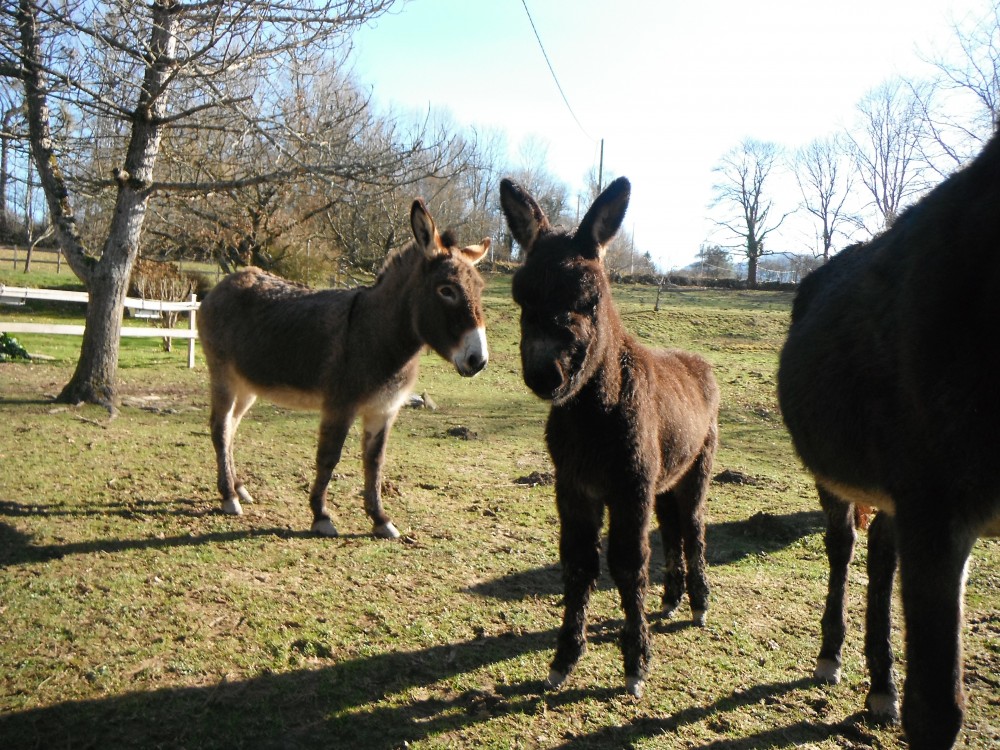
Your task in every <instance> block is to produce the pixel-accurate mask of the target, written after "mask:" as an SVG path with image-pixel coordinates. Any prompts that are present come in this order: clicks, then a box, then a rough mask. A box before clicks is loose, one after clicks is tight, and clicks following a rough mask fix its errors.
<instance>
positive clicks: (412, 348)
mask: <svg viewBox="0 0 1000 750" xmlns="http://www.w3.org/2000/svg"><path fill="white" fill-rule="evenodd" d="M421 260H422V254H421V251H420V249H419V248H418V247H416V245H415V244H414V243H410V245H408V246H407V247H405V248H403V249H402V250H399V251H397V252H396V253H395V254H393V255H392V256H390V257H389V258H388V259H387V260H386V263H385V265H384V266H383V269H382V272H381V273H380V274H379V277H378V279H377V280H376V282H375V284H373V285H372V286H370V287H365V288H364V289H361V290H359V294H358V298H357V300H356V302H355V306H354V310H353V311H352V313H351V326H352V327H356V329H357V330H359V331H362V332H364V334H365V337H366V341H367V343H366V344H365V348H366V349H368V350H369V351H377V352H378V354H380V355H381V356H380V357H379V359H380V360H381V361H383V362H386V364H387V366H388V365H389V363H390V362H391V364H392V366H394V367H395V368H396V369H398V368H399V367H402V366H403V365H404V364H405V363H406V362H407V361H409V360H410V359H412V358H413V357H415V356H416V355H417V354H418V353H419V352H420V349H421V347H422V346H423V343H424V342H423V341H422V340H421V339H420V336H419V334H418V333H417V330H416V328H415V326H414V315H413V308H414V304H415V302H416V296H415V295H416V293H417V289H416V287H417V284H418V282H419V264H420V262H421Z"/></svg>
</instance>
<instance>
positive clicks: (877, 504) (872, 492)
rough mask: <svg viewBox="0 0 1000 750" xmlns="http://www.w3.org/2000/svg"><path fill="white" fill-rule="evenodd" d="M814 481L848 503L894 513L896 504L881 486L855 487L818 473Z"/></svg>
mask: <svg viewBox="0 0 1000 750" xmlns="http://www.w3.org/2000/svg"><path fill="white" fill-rule="evenodd" d="M816 482H817V484H820V485H822V486H823V487H824V488H826V489H828V490H829V491H830V492H832V493H833V494H834V495H836V496H837V497H839V498H840V499H841V500H846V501H847V502H849V503H854V504H855V505H868V506H871V507H873V508H878V509H879V510H884V511H886V512H887V513H894V512H895V510H896V504H895V502H893V499H892V496H891V495H889V493H888V492H885V491H884V490H882V489H881V488H878V487H857V486H853V485H850V484H845V483H844V482H838V481H837V480H835V479H828V478H827V477H823V476H820V475H819V474H817V475H816Z"/></svg>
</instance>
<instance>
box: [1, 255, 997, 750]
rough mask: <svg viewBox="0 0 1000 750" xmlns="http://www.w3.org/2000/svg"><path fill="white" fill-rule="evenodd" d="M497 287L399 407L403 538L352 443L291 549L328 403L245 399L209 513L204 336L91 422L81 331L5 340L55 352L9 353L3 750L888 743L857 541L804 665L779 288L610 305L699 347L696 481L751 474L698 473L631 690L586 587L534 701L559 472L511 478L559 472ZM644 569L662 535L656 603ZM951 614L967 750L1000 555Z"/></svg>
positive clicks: (811, 594) (60, 314) (152, 345)
mask: <svg viewBox="0 0 1000 750" xmlns="http://www.w3.org/2000/svg"><path fill="white" fill-rule="evenodd" d="M6 274H7V271H6V269H4V270H3V272H2V273H0V281H7V283H15V282H13V281H11V280H10V279H9V278H8V277H7V275H6ZM64 276H65V274H64ZM67 278H68V277H67ZM487 295H488V296H487V299H486V307H487V317H488V325H489V336H490V350H491V361H490V365H489V367H488V369H487V370H486V371H485V372H483V373H482V374H481V375H480V376H478V377H477V378H474V379H472V380H465V379H461V378H459V377H458V376H457V375H455V374H454V372H453V371H452V370H451V368H450V366H448V365H447V364H445V363H444V362H442V361H440V360H439V359H438V358H437V357H436V356H434V355H425V356H424V357H423V359H422V364H421V368H422V369H421V375H420V380H419V383H418V386H417V391H418V392H422V391H426V392H427V393H429V394H430V395H431V396H432V398H433V400H434V401H435V402H436V403H437V405H438V407H439V408H438V409H437V410H434V411H429V410H411V409H406V410H404V411H403V412H402V413H401V415H400V418H399V420H398V422H397V424H396V428H395V430H394V432H393V434H392V437H391V438H390V441H389V455H388V462H387V470H386V477H387V485H386V497H385V502H386V507H387V510H388V512H389V513H390V515H391V516H392V518H393V521H394V522H395V523H396V525H397V526H398V527H399V528H400V530H401V531H402V533H403V534H404V537H403V539H402V540H400V541H398V542H386V541H380V540H376V539H373V538H371V537H370V536H369V535H368V532H369V530H370V527H369V523H368V520H367V518H366V517H365V515H364V512H363V510H362V503H361V497H360V492H361V486H362V481H363V480H362V472H361V465H360V460H359V440H358V435H357V428H355V431H354V433H353V435H352V438H351V439H350V441H349V443H348V446H347V448H346V450H345V456H344V459H343V460H342V462H341V464H340V466H339V467H338V469H337V476H336V481H335V482H334V483H333V485H332V486H331V504H332V508H333V512H334V521H335V523H336V525H337V527H338V528H339V529H340V531H341V533H342V536H341V537H340V538H338V539H332V540H331V539H322V538H317V537H314V536H312V535H311V534H309V533H308V529H309V525H310V520H311V516H310V512H309V509H308V503H307V491H308V486H309V483H310V481H311V477H312V459H313V452H314V449H315V438H316V425H317V418H316V415H314V414H309V413H299V412H289V411H285V410H282V409H278V408H275V407H273V406H270V405H268V404H265V403H260V404H258V405H257V406H256V407H255V408H254V409H253V410H252V411H251V412H250V414H249V415H248V416H247V418H246V419H245V420H244V423H243V426H242V428H241V430H240V434H239V435H238V438H237V443H236V453H237V461H238V463H239V464H240V466H241V467H242V473H243V475H244V477H245V478H246V481H247V485H248V488H249V489H250V491H251V493H252V494H253V495H254V496H255V498H256V499H257V502H256V503H255V504H253V505H251V506H247V507H246V511H247V512H246V515H245V516H243V517H239V518H233V517H227V516H223V515H222V514H220V513H219V512H218V511H217V507H218V498H217V495H216V489H215V479H214V473H215V467H214V458H213V455H212V451H211V446H210V440H209V435H208V429H207V423H208V408H207V406H208V395H207V387H206V383H207V376H206V371H205V367H204V362H203V360H201V358H200V351H199V360H198V366H197V367H196V368H195V369H194V370H188V369H186V366H185V365H186V357H185V355H184V354H183V352H181V351H175V353H173V354H165V353H163V352H161V351H159V342H158V341H156V340H148V339H142V340H126V341H125V342H124V343H123V348H122V360H121V380H122V391H123V408H122V409H121V413H120V415H119V416H118V417H117V418H116V419H109V417H108V414H107V413H106V412H105V411H103V410H100V409H97V408H95V407H81V408H71V407H66V406H62V405H56V404H53V403H51V401H50V399H51V397H52V396H53V395H54V394H56V393H58V391H59V390H60V389H61V387H62V386H63V385H64V384H65V383H66V381H67V380H68V379H69V377H70V375H71V373H72V367H73V365H74V364H75V357H76V355H77V353H78V349H79V339H77V338H74V337H55V336H50V337H46V336H29V335H22V336H19V337H18V338H19V340H20V341H21V343H22V344H24V345H25V346H26V348H27V349H28V350H29V351H30V352H33V353H41V354H46V355H49V356H53V357H55V360H54V361H51V362H44V363H38V362H36V363H33V364H0V418H2V421H3V426H2V428H0V618H2V621H3V623H4V634H3V635H2V636H0V747H2V748H8V747H9V748H15V747H16V748H21V747H26V748H31V747H39V748H41V747H45V748H57V747H73V748H90V747H95V748H97V747H100V748H104V747H143V748H154V747H169V748H174V747H186V748H239V747H248V748H258V747H282V748H299V747H302V748H306V747H309V748H312V747H316V746H323V747H334V748H404V747H405V748H574V749H577V748H579V749H581V750H582V749H584V748H687V747H712V748H748V749H749V748H771V747H774V748H784V747H814V748H887V749H890V750H892V749H895V748H902V747H904V746H905V744H904V743H903V742H902V741H901V739H900V737H899V732H898V730H897V729H896V728H892V727H889V728H884V727H878V726H874V725H869V724H868V723H867V722H866V721H865V715H864V713H863V711H862V706H863V701H864V696H865V691H866V677H865V672H864V664H863V656H862V654H861V636H862V630H861V628H862V623H863V609H862V601H863V591H864V589H863V587H864V566H863V563H864V557H865V555H864V549H863V545H860V546H859V549H858V553H857V555H856V559H855V562H854V563H853V568H852V584H853V585H852V588H851V589H850V607H851V621H850V628H851V629H850V632H849V636H848V642H847V645H846V649H845V669H844V674H845V678H844V681H843V682H842V683H841V684H840V685H838V686H835V687H828V686H820V685H817V684H814V683H813V681H812V680H811V679H810V675H811V672H812V666H813V661H814V659H815V655H816V653H817V650H818V629H819V617H820V613H821V609H822V603H823V597H824V594H825V587H826V584H825V581H826V571H827V566H826V559H825V554H824V550H823V542H822V518H821V515H820V513H819V512H818V503H817V500H816V498H815V493H814V490H813V488H812V486H811V483H810V481H809V479H808V477H807V476H806V475H805V473H804V472H803V471H802V469H801V467H800V465H799V463H798V461H797V459H796V458H795V456H794V453H793V451H792V448H791V445H790V442H789V439H788V435H787V433H786V432H785V429H784V427H783V425H782V422H781V417H780V414H779V412H778V408H777V403H776V398H775V393H774V390H775V367H776V361H777V352H778V350H779V348H780V346H781V343H782V340H783V336H784V333H785V329H786V325H787V320H788V312H789V306H790V301H791V297H790V295H789V294H787V293H767V292H739V291H705V290H682V291H676V290H671V291H668V292H665V293H664V296H663V299H661V303H660V311H659V312H653V309H652V308H653V302H654V300H655V296H656V290H655V289H652V288H649V287H634V286H622V287H618V288H616V295H617V299H618V302H619V305H620V307H621V309H622V312H623V316H624V318H625V321H626V323H627V325H628V326H629V327H630V328H631V329H632V330H633V331H634V332H635V333H636V334H637V335H638V336H639V337H640V338H641V339H642V340H643V341H645V342H647V343H648V344H650V345H656V346H681V347H686V348H690V349H693V350H696V351H699V352H701V353H703V354H704V355H705V356H707V357H708V358H709V359H710V360H711V361H712V362H713V365H714V366H715V371H716V376H717V378H718V380H719V382H720V384H721V387H722V391H723V409H722V414H721V440H722V445H721V449H720V452H719V456H718V459H717V462H716V473H718V472H721V471H723V470H726V469H728V470H731V471H733V472H739V473H740V474H741V475H743V477H744V480H745V481H743V482H742V483H734V482H716V483H714V484H713V486H712V488H711V494H710V500H709V513H708V521H709V526H708V560H709V566H710V567H709V582H710V584H711V585H712V600H711V604H710V609H709V613H708V624H707V626H706V627H705V628H695V627H691V626H689V625H688V623H687V622H685V618H683V617H681V618H678V619H675V620H663V619H661V618H658V617H657V616H656V615H655V614H653V615H652V622H653V623H654V633H655V635H654V640H653V649H654V663H653V667H652V674H651V676H650V680H649V682H648V685H647V689H646V694H645V697H644V698H643V699H642V700H641V701H636V700H634V699H632V698H629V697H628V696H627V695H626V694H625V691H624V678H623V674H622V666H621V657H620V653H619V650H618V646H617V633H618V630H619V628H620V625H621V619H620V617H621V615H620V609H619V607H618V602H617V595H616V593H615V592H614V590H613V587H612V585H611V582H610V579H609V577H608V576H607V575H606V574H605V575H603V576H602V579H601V582H600V586H599V590H598V591H597V593H596V595H595V597H594V600H593V605H592V609H591V625H590V630H589V635H590V649H589V652H588V653H587V655H586V656H585V657H584V659H583V660H582V661H581V663H580V666H579V667H578V669H577V671H576V672H574V674H573V675H572V676H571V677H570V679H569V680H568V682H567V684H566V686H565V687H564V689H562V690H560V691H558V692H549V691H546V690H545V689H544V688H543V684H542V680H543V679H544V677H545V676H546V674H547V673H548V662H549V660H550V659H551V656H552V651H553V648H554V643H555V631H556V628H557V626H558V624H559V618H560V614H561V609H560V593H561V583H560V576H559V568H558V552H557V537H558V524H557V521H556V517H555V509H554V503H553V489H552V487H551V485H547V484H545V483H541V484H532V483H530V482H529V481H528V479H527V478H530V477H531V476H532V475H533V474H535V473H538V474H544V473H545V472H549V471H551V466H550V464H549V460H548V457H547V455H546V452H545V449H544V445H543V442H542V432H543V425H544V420H545V415H546V407H545V405H544V404H543V403H541V402H539V401H538V400H537V399H534V398H533V397H532V396H531V395H530V394H529V393H528V392H527V390H526V388H525V387H524V386H523V384H522V382H521V380H520V369H519V359H518V350H517V311H516V308H515V306H514V305H513V303H512V302H511V301H510V282H509V278H506V277H496V278H493V279H491V280H490V283H489V286H488V290H487ZM0 313H2V315H0V317H7V315H8V311H7V310H3V309H0ZM9 314H10V315H25V316H33V317H34V318H36V319H45V318H46V317H47V316H54V317H56V318H59V319H63V318H64V317H68V316H71V315H74V314H77V315H78V314H79V313H74V312H73V311H72V310H66V309H58V310H54V311H53V310H47V309H38V308H36V309H31V308H29V309H19V310H11V311H10V312H9ZM456 427H461V428H465V429H464V430H453V428H456ZM453 433H454V434H453ZM456 435H458V436H456ZM465 438H467V439H465ZM661 565H662V556H661V555H660V550H659V545H658V541H657V539H656V538H655V536H654V559H653V571H652V574H651V578H652V579H653V580H654V581H655V582H656V584H657V585H654V586H653V587H651V590H650V595H649V599H648V602H647V606H648V608H649V610H650V612H651V613H653V612H655V609H656V604H657V602H658V600H659V594H660V586H659V585H658V584H659V580H660V578H661V570H660V569H661ZM897 609H898V607H897ZM966 623H967V624H966V628H965V639H966V640H965V651H966V653H965V664H966V686H967V688H968V692H969V709H968V718H967V722H966V729H965V732H964V733H963V736H962V743H963V746H966V747H970V748H977V749H983V750H985V749H986V748H994V747H996V746H997V744H998V743H1000V544H998V543H997V542H996V541H980V542H979V543H977V545H976V548H975V550H974V553H973V559H972V562H971V564H970V569H969V580H968V589H967V596H966ZM897 624H898V613H897ZM896 643H897V648H898V647H899V646H900V639H899V633H898V629H897V633H896ZM899 656H900V669H901V670H905V660H904V659H903V658H902V654H901V653H899Z"/></svg>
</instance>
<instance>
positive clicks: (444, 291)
mask: <svg viewBox="0 0 1000 750" xmlns="http://www.w3.org/2000/svg"><path fill="white" fill-rule="evenodd" d="M437 293H438V296H439V297H441V299H443V300H444V301H445V302H452V303H454V302H458V290H457V289H456V288H455V287H453V286H452V285H451V284H442V285H441V286H439V287H438V288H437Z"/></svg>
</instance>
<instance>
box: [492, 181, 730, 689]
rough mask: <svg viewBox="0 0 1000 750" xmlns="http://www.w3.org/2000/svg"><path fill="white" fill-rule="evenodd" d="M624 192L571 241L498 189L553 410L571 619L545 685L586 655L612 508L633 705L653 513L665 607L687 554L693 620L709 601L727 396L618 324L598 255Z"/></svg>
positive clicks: (515, 190) (528, 200) (616, 186)
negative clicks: (711, 526)
mask: <svg viewBox="0 0 1000 750" xmlns="http://www.w3.org/2000/svg"><path fill="white" fill-rule="evenodd" d="M629 193H630V187H629V183H628V180H626V179H624V178H619V179H617V180H615V181H614V182H612V183H611V184H610V185H609V186H608V188H607V189H606V190H605V191H604V192H603V193H601V195H600V196H598V198H597V200H596V201H594V204H593V205H592V206H591V207H590V210H588V211H587V215H586V216H585V217H584V218H583V221H582V222H581V224H580V226H579V228H578V229H577V231H576V232H575V233H574V234H570V233H567V232H565V231H562V230H560V229H554V228H553V227H552V226H550V224H549V221H548V219H547V218H546V216H545V214H544V213H543V212H542V209H541V208H539V206H538V204H537V203H536V202H535V200H534V199H533V198H532V197H531V196H530V195H528V194H527V193H526V192H525V191H524V190H523V189H522V188H521V187H519V186H518V185H515V184H514V183H512V182H511V181H510V180H503V181H502V182H501V183H500V203H501V206H502V207H503V211H504V214H505V215H506V217H507V223H508V225H509V226H510V231H511V234H512V235H513V236H514V239H516V240H517V242H518V244H519V245H520V246H521V248H522V250H523V251H524V254H525V261H524V265H523V266H522V267H521V269H520V270H518V272H517V273H516V274H515V276H514V281H513V294H514V301H515V302H517V304H518V305H520V307H521V365H522V368H523V374H524V382H525V383H526V384H527V385H528V387H529V388H531V390H532V391H534V392H535V394H536V395H538V396H540V397H541V398H543V399H546V400H549V401H551V402H552V408H551V411H550V412H549V419H548V424H547V427H546V440H547V442H548V448H549V453H550V454H551V456H552V461H553V463H554V464H555V470H556V505H557V507H558V511H559V520H560V540H559V555H560V559H561V561H562V568H563V581H564V586H565V601H564V604H565V613H564V616H563V624H562V628H561V630H560V631H559V640H558V646H557V649H556V655H555V658H554V659H553V661H552V668H551V672H550V673H549V684H550V685H551V686H553V687H556V686H558V685H560V684H561V683H562V682H563V680H565V679H566V677H567V675H568V674H569V673H570V671H571V670H572V669H573V667H574V666H575V665H576V663H577V661H578V660H579V659H580V657H581V656H582V655H583V652H584V650H585V649H586V611H587V604H588V602H589V600H590V594H591V591H592V590H593V588H594V586H595V585H596V583H597V577H598V574H599V572H600V547H601V539H600V534H601V525H602V523H603V518H604V511H605V508H607V511H608V516H609V530H608V567H609V569H610V571H611V575H612V577H613V578H614V580H615V584H616V585H617V586H618V591H619V594H620V595H621V600H622V608H623V609H624V610H625V627H624V631H623V633H622V639H621V644H622V652H623V656H624V661H625V676H626V681H627V687H628V691H629V692H630V693H631V694H632V695H635V696H637V697H638V696H641V695H642V689H643V684H644V681H645V679H646V675H647V671H648V667H649V659H650V643H649V629H648V626H647V624H646V614H645V608H644V602H645V594H646V587H647V583H648V567H649V523H650V516H651V514H652V512H653V508H654V507H655V509H656V516H657V519H658V520H659V523H660V532H661V534H662V537H663V550H664V556H665V557H666V580H665V590H664V593H663V609H664V611H665V612H666V613H668V614H669V613H672V612H673V610H674V609H676V607H677V606H678V604H680V600H681V597H682V596H683V593H684V587H685V560H686V562H687V575H686V583H687V592H688V598H689V599H690V603H691V610H692V614H693V618H694V621H695V622H696V623H698V624H702V623H703V622H704V618H705V610H706V609H707V607H708V582H707V581H706V578H705V527H704V506H705V497H706V491H707V489H708V483H709V475H710V473H711V469H712V460H713V458H714V456H715V449H716V445H717V442H718V441H717V432H718V429H717V417H718V407H719V392H718V387H717V386H716V383H715V379H714V378H713V376H712V372H711V368H710V366H709V364H708V363H707V362H706V361H705V360H704V359H702V358H701V357H699V356H697V355H695V354H689V353H687V352H682V351H676V350H670V351H651V350H649V349H646V348H645V347H643V346H642V345H641V344H639V343H638V342H637V341H636V340H635V339H634V338H633V337H632V336H631V335H629V334H628V333H627V332H626V331H625V329H624V327H623V326H622V322H621V319H620V318H619V317H618V311H617V310H616V309H615V306H614V303H613V302H612V299H611V287H610V285H609V283H608V278H607V275H606V274H605V272H604V267H603V264H602V262H601V260H602V256H603V251H604V247H603V246H604V245H605V244H606V243H607V242H608V241H610V240H611V238H612V237H614V235H615V233H616V232H617V231H618V228H619V227H620V226H621V223H622V220H623V219H624V217H625V210H626V208H627V207H628V201H629ZM682 548H683V552H682Z"/></svg>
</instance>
